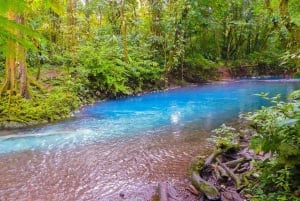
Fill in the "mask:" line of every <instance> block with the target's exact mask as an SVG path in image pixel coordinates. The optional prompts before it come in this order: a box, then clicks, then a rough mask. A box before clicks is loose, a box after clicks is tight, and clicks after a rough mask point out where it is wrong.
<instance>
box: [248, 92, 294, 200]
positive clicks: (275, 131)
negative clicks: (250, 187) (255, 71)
mask: <svg viewBox="0 0 300 201" xmlns="http://www.w3.org/2000/svg"><path fill="white" fill-rule="evenodd" d="M297 94H299V92H294V93H293V94H292V95H291V97H297ZM261 96H262V97H263V98H265V99H268V100H269V101H271V102H272V103H273V104H274V105H273V106H271V107H263V108H262V109H261V110H258V111H256V112H253V113H249V114H248V115H247V116H246V118H247V119H248V120H250V121H251V122H252V123H251V124H252V127H253V128H254V130H255V134H254V135H253V137H252V139H251V145H250V146H251V148H253V149H254V150H256V152H260V151H263V152H265V153H266V152H270V153H271V154H272V156H273V157H272V158H271V160H270V161H269V160H266V161H264V162H262V163H261V164H259V165H258V169H259V170H260V171H261V174H262V176H261V183H259V184H257V185H258V186H256V187H255V188H257V187H258V189H259V190H257V192H256V193H257V195H256V196H257V197H259V198H261V199H264V200H272V199H274V198H276V200H297V199H298V200H299V197H298V198H297V197H296V196H295V195H294V194H293V193H294V192H295V191H297V190H299V188H300V182H299V180H298V179H297V178H299V177H300V171H299V168H300V103H299V102H298V101H291V102H288V103H285V102H281V101H278V98H279V96H277V97H274V98H269V97H268V96H267V94H261ZM263 194H264V195H263Z"/></svg>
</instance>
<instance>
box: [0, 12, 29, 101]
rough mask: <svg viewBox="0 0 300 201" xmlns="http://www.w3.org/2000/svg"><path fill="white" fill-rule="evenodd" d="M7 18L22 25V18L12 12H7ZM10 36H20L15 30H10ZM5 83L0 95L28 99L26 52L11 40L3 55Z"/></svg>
mask: <svg viewBox="0 0 300 201" xmlns="http://www.w3.org/2000/svg"><path fill="white" fill-rule="evenodd" d="M7 18H8V19H9V20H11V21H16V22H17V23H19V24H23V23H24V18H23V17H22V16H21V15H19V14H15V13H13V12H8V14H7ZM11 34H12V35H15V36H19V37H22V36H21V33H19V32H18V31H16V30H13V29H12V30H11ZM5 57H6V63H5V81H4V83H3V85H2V87H1V90H0V95H4V94H7V95H9V96H11V95H16V94H19V95H20V96H21V97H23V98H27V99H29V98H30V93H29V87H28V76H27V66H26V50H25V48H24V47H22V46H21V45H20V44H19V43H17V42H16V41H13V40H11V39H10V40H8V41H7V49H6V53H5Z"/></svg>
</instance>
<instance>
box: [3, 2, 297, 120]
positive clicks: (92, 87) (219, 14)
mask: <svg viewBox="0 0 300 201" xmlns="http://www.w3.org/2000/svg"><path fill="white" fill-rule="evenodd" d="M0 14H1V15H0V22H1V23H0V50H1V54H0V79H1V80H0V81H1V88H0V94H1V98H2V99H3V101H1V102H2V104H4V103H6V102H7V104H8V105H10V104H11V103H13V102H16V101H21V102H24V101H23V100H21V99H20V97H21V98H25V99H28V100H32V101H35V100H37V99H39V98H40V100H43V99H48V100H51V98H53V100H57V97H53V96H52V95H53V94H54V93H53V92H55V93H56V94H57V93H59V92H61V93H66V92H68V93H70V94H69V95H70V97H72V98H70V101H71V100H72V101H71V102H72V103H74V102H76V104H74V107H75V108H76V106H77V105H78V104H79V102H84V101H86V99H90V98H91V97H95V96H96V97H100V98H104V97H116V96H121V95H126V94H133V93H139V92H142V91H145V90H153V89H159V88H163V87H166V86H168V85H169V84H180V83H184V82H203V81H207V80H215V79H218V77H219V75H220V71H219V69H220V67H222V68H226V70H227V71H229V72H230V74H231V76H257V75H288V76H292V75H293V73H295V76H297V75H299V68H300V59H299V57H300V56H299V54H300V53H299V46H300V45H299V41H300V28H299V27H300V9H299V2H298V0H264V1H259V0H229V1H221V0H214V1H212V0H170V1H162V0H102V1H99V0H43V1H41V0H15V1H7V0H0ZM297 68H298V72H296V71H297ZM73 95H75V96H76V98H75V99H76V101H74V100H73V98H74V96H73ZM64 97H65V96H64ZM78 97H79V99H78ZM51 102H52V101H51ZM62 102H66V101H63V100H62ZM66 103H68V101H67V102H66ZM26 104H28V103H27V102H26ZM49 104H50V103H49ZM6 107H7V105H6V106H3V108H6ZM26 108H27V107H26ZM4 111H6V110H4V109H3V110H2V116H5V115H3V113H4ZM6 113H12V112H6ZM35 113H36V112H35ZM46 116H49V115H46ZM4 119H10V118H8V117H6V118H4ZM50 119H51V118H50ZM54 119H56V118H54Z"/></svg>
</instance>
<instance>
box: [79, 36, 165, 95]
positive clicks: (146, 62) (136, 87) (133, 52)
mask: <svg viewBox="0 0 300 201" xmlns="http://www.w3.org/2000/svg"><path fill="white" fill-rule="evenodd" d="M116 40H118V39H117V38H116ZM140 51H141V49H130V50H129V61H128V62H124V61H123V60H122V51H121V48H120V47H119V46H118V43H117V41H115V40H111V41H108V42H107V43H105V42H103V43H100V44H86V46H84V47H82V48H81V49H80V51H79V56H78V58H80V65H81V67H82V68H84V69H85V70H86V71H87V76H88V78H89V80H90V82H91V84H90V86H91V87H92V89H93V90H94V91H99V92H101V96H102V97H115V96H120V95H126V94H132V93H138V92H141V91H143V90H147V89H153V87H155V86H158V82H159V80H160V79H161V75H162V72H163V71H162V69H161V68H160V67H159V65H158V63H156V62H154V61H152V60H150V58H149V56H147V55H143V54H141V53H139V52H140Z"/></svg>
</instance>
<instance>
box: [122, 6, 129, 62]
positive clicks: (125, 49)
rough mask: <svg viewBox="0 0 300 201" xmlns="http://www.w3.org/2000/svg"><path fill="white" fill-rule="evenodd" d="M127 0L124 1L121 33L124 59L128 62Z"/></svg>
mask: <svg viewBox="0 0 300 201" xmlns="http://www.w3.org/2000/svg"><path fill="white" fill-rule="evenodd" d="M125 5H126V4H125V0H122V7H121V20H122V25H121V32H122V45H123V59H124V61H125V62H128V60H129V59H128V47H127V20H126V16H125Z"/></svg>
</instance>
